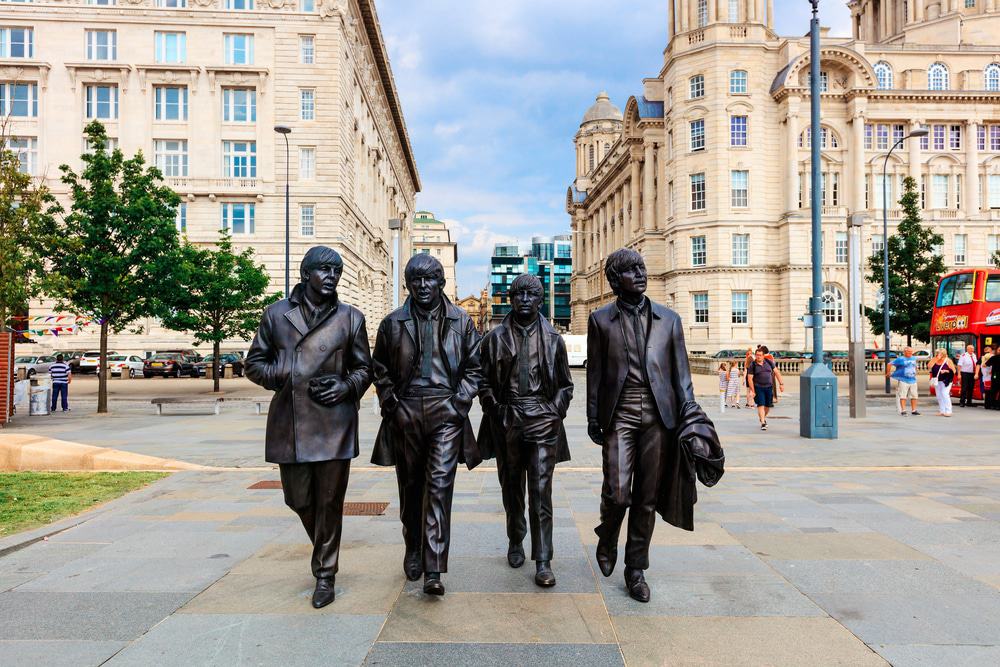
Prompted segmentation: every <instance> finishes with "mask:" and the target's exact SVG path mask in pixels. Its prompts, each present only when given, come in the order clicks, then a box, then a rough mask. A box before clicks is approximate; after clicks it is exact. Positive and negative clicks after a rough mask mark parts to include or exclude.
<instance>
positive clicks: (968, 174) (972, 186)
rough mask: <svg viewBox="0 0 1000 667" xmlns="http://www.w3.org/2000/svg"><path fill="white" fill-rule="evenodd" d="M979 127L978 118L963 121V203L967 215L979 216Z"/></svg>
mask: <svg viewBox="0 0 1000 667" xmlns="http://www.w3.org/2000/svg"><path fill="white" fill-rule="evenodd" d="M978 128H979V121H978V120H969V121H966V123H965V192H963V193H962V194H963V195H964V197H963V198H964V199H965V203H964V206H963V208H964V209H965V211H966V216H967V217H973V216H976V217H978V216H979V210H980V203H979V143H978V141H979V138H978V137H977V133H978V131H979V130H978Z"/></svg>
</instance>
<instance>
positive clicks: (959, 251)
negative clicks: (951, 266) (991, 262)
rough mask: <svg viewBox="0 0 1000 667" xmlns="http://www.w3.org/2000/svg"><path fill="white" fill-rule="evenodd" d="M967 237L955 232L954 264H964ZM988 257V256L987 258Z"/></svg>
mask: <svg viewBox="0 0 1000 667" xmlns="http://www.w3.org/2000/svg"><path fill="white" fill-rule="evenodd" d="M968 242H969V237H968V236H966V235H965V234H955V264H956V265H962V264H965V252H966V246H967V245H968ZM987 259H988V258H987Z"/></svg>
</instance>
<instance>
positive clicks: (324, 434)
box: [246, 284, 371, 463]
mask: <svg viewBox="0 0 1000 667" xmlns="http://www.w3.org/2000/svg"><path fill="white" fill-rule="evenodd" d="M302 289H303V288H302V285H301V284H300V285H297V286H296V287H295V288H294V289H293V290H292V295H291V297H290V298H288V299H282V300H281V301H278V302H276V303H273V304H271V305H270V306H268V307H267V309H266V310H265V311H264V316H263V318H262V319H261V323H260V329H259V330H258V331H257V335H256V336H255V337H254V339H253V343H252V344H251V345H250V351H249V352H248V353H247V359H246V375H247V377H248V378H250V380H251V381H253V382H255V383H257V384H259V385H260V386H262V387H264V388H265V389H270V390H271V391H274V392H275V394H274V397H273V398H272V399H271V407H270V409H269V411H268V413H267V435H266V438H265V459H266V460H267V461H268V463H309V462H318V461H330V460H333V459H352V458H354V457H356V456H357V455H358V404H359V401H360V400H361V397H362V396H364V393H365V391H366V390H367V389H368V386H369V385H370V384H371V354H370V353H369V351H368V333H367V331H366V330H365V316H364V315H363V314H362V313H361V311H360V310H358V309H357V308H354V307H353V306H349V305H347V304H346V303H340V304H339V305H338V306H337V308H336V310H334V311H332V312H330V313H328V314H327V316H326V317H325V318H324V319H322V320H320V321H319V322H317V323H316V325H315V326H314V327H313V328H312V329H310V328H309V327H308V326H307V325H306V321H305V318H304V317H303V315H302V312H301V311H300V310H299V305H300V303H301V293H302ZM328 375H339V376H340V377H341V378H342V379H343V380H344V381H345V382H347V383H348V384H349V385H351V389H352V391H351V394H350V395H349V396H348V397H347V398H346V399H344V400H343V401H341V402H340V403H338V404H337V405H334V406H329V407H328V406H324V405H320V404H319V403H317V402H316V401H314V400H313V399H312V398H311V397H310V396H309V381H310V380H311V379H313V378H314V377H321V376H328Z"/></svg>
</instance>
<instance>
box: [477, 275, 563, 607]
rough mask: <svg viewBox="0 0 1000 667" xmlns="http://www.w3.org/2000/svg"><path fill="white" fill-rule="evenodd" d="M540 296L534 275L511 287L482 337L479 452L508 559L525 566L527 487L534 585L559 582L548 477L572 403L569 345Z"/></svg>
mask: <svg viewBox="0 0 1000 667" xmlns="http://www.w3.org/2000/svg"><path fill="white" fill-rule="evenodd" d="M543 294H544V292H543V291H542V283H541V282H540V281H539V280H538V278H536V277H535V276H533V275H531V274H527V273H525V274H523V275H520V276H518V277H517V278H515V279H514V282H513V283H511V286H510V303H511V312H510V313H509V314H508V315H507V316H506V317H505V318H504V319H503V322H502V323H501V324H500V325H499V326H497V327H496V328H495V329H493V330H492V331H490V332H489V333H488V334H486V336H485V337H484V338H483V345H482V350H481V353H480V357H481V358H482V367H483V382H482V384H481V385H480V388H479V400H480V402H481V403H482V406H483V420H482V422H481V423H480V426H479V438H478V440H479V444H480V449H481V450H486V451H494V452H495V453H496V458H497V475H498V477H499V478H500V489H501V492H502V495H503V507H504V511H505V512H506V514H507V539H508V540H509V543H508V547H507V562H508V563H509V564H510V566H511V567H515V568H516V567H521V566H522V565H523V564H524V547H523V546H522V544H521V543H522V542H523V541H524V537H525V535H526V534H527V532H528V531H527V525H526V524H525V520H524V509H525V507H524V496H525V485H527V491H528V504H529V507H528V517H529V520H530V523H531V559H532V560H533V561H535V583H536V584H538V585H539V586H543V587H548V586H555V585H556V577H555V575H554V574H553V573H552V567H551V561H552V473H553V471H554V470H555V465H556V463H561V462H563V461H568V460H569V446H568V444H567V441H566V429H565V428H564V427H563V419H565V418H566V411H567V409H568V408H569V403H570V401H571V400H572V398H573V379H572V377H571V376H570V372H569V360H568V358H567V355H566V344H565V342H563V339H562V336H560V335H559V334H558V333H557V332H556V330H555V329H553V328H552V325H551V324H549V321H548V320H547V319H545V318H544V317H541V316H540V315H539V314H538V309H539V307H540V306H541V304H542V298H543Z"/></svg>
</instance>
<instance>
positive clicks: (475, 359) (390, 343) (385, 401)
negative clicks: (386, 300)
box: [372, 297, 488, 470]
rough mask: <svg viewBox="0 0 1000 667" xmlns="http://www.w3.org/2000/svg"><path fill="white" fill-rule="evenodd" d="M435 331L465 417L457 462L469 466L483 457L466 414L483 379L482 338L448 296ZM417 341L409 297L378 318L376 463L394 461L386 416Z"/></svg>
mask: <svg viewBox="0 0 1000 667" xmlns="http://www.w3.org/2000/svg"><path fill="white" fill-rule="evenodd" d="M442 298H444V297H442ZM440 334H441V338H440V341H439V346H438V350H437V351H438V353H439V354H441V355H443V360H444V365H445V368H446V369H447V370H448V381H449V384H450V385H451V388H452V391H453V392H454V396H453V397H452V399H451V401H452V406H453V407H454V408H455V410H457V411H458V413H459V414H460V415H462V417H463V418H464V420H465V425H464V434H463V438H462V448H461V449H460V450H459V461H460V462H462V463H465V464H466V465H467V466H468V467H469V469H470V470H471V469H472V468H475V467H476V466H477V465H479V464H480V463H481V462H482V461H483V459H484V458H488V455H487V456H484V454H483V453H481V452H480V451H479V447H478V446H477V445H476V437H475V434H474V433H473V431H472V423H471V422H470V421H469V416H468V415H469V408H471V407H472V401H473V400H474V399H475V398H476V394H477V393H478V392H479V382H480V380H481V378H482V371H481V369H480V365H479V344H480V342H481V338H480V337H479V332H477V331H476V327H475V325H474V324H473V323H472V318H470V317H469V315H468V313H466V312H465V311H464V310H462V309H461V308H459V307H457V306H455V305H454V304H452V303H451V301H449V300H448V299H447V298H444V319H443V320H442V322H441V327H440ZM417 344H418V343H417V324H416V321H415V317H414V316H413V315H412V314H411V313H410V299H407V300H406V302H405V303H404V304H403V307H402V308H399V309H397V310H394V311H393V312H391V313H389V315H387V316H386V318H385V319H384V320H382V323H381V324H380V325H379V327H378V335H377V336H376V337H375V351H374V354H373V355H372V369H373V372H374V378H375V391H376V392H378V399H379V404H380V405H381V406H382V424H381V426H380V427H379V430H378V435H377V436H376V438H375V448H374V451H372V463H374V464H375V465H380V466H392V465H396V458H395V454H394V449H393V442H392V439H393V428H392V427H391V426H390V419H389V416H390V415H391V414H392V411H393V410H395V409H396V406H397V405H398V402H399V398H398V397H400V396H403V395H404V394H405V393H406V389H407V387H408V386H409V384H410V382H411V381H412V380H413V376H414V374H415V373H416V370H417V365H418V364H419V361H420V360H419V358H418V357H417Z"/></svg>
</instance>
